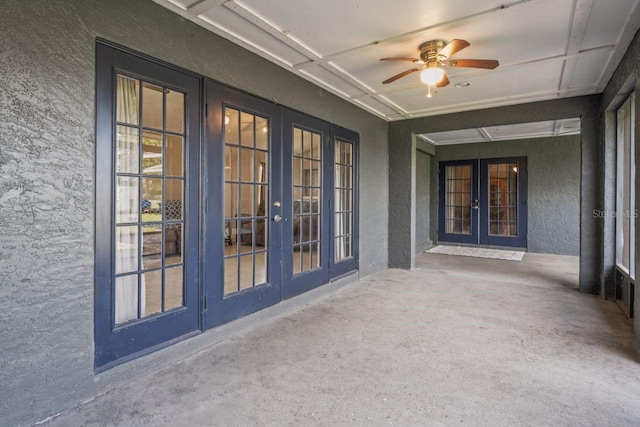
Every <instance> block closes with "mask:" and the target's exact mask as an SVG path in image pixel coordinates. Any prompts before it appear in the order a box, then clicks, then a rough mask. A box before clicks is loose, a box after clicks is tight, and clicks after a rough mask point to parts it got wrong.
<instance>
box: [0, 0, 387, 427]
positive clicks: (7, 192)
mask: <svg viewBox="0 0 640 427" xmlns="http://www.w3.org/2000/svg"><path fill="white" fill-rule="evenodd" d="M2 6H3V10H2V14H0V76H1V78H0V176H1V180H0V225H1V229H2V236H1V237H0V240H1V241H2V244H1V245H0V271H1V272H2V274H1V275H0V425H3V426H5V425H14V424H27V423H30V422H34V421H38V420H40V419H43V418H45V417H47V416H49V415H52V414H54V413H56V412H58V411H61V410H64V409H66V408H68V407H70V406H72V405H74V404H76V403H78V402H80V401H83V400H85V399H88V398H91V397H92V396H93V395H94V394H95V393H96V390H98V385H97V384H96V378H95V376H94V374H93V261H94V260H93V248H94V238H93V234H94V225H93V224H94V126H95V123H94V52H95V39H96V37H101V38H104V39H107V40H110V41H112V42H115V43H118V44H121V45H124V46H127V47H129V48H131V49H134V50H136V51H139V52H142V53H145V54H147V55H150V56H153V57H156V58H159V59H161V60H164V61H167V62H169V63H172V64H176V65H178V66H181V67H184V68H186V69H189V70H192V71H195V72H197V73H200V74H203V75H205V76H208V77H211V78H214V79H216V80H218V81H221V82H224V83H227V84H229V85H232V86H234V87H237V88H240V89H243V90H245V91H247V92H250V93H253V94H256V95H258V96H261V97H264V98H267V99H273V98H276V99H277V100H278V102H279V103H280V104H282V105H286V106H289V107H291V108H294V109H297V110H300V111H303V112H305V113H308V114H310V115H313V116H316V117H319V118H321V119H324V120H327V121H329V122H332V123H335V124H338V125H340V126H343V127H345V128H348V129H352V130H354V131H356V132H359V133H360V142H361V152H360V165H361V167H360V213H361V217H360V271H361V276H365V275H368V274H371V273H373V272H375V271H378V270H381V269H384V268H386V266H387V234H386V230H387V218H388V200H387V195H388V125H387V124H386V123H385V122H384V121H382V120H380V119H378V118H376V117H374V116H372V115H370V114H368V113H366V112H364V111H363V110H361V109H359V108H357V107H355V106H353V105H351V104H349V103H347V102H346V101H344V100H341V99H339V98H338V97H336V96H333V95H331V94H329V93H328V92H326V91H324V90H322V89H320V88H318V87H317V86H315V85H313V84H311V83H309V82H307V81H305V80H303V79H301V78H299V77H297V76H295V75H293V74H291V73H289V72H287V71H285V70H283V69H282V68H280V67H278V66H276V65H274V64H271V63H269V62H268V61H266V60H264V59H262V58H260V57H258V56H256V55H254V54H251V53H249V52H247V51H245V50H244V49H242V48H240V47H238V46H236V45H233V44H232V43H230V42H228V41H226V40H224V39H222V38H220V37H218V36H215V35H214V34H212V33H210V32H208V31H207V30H205V29H203V28H201V27H198V26H197V25H195V24H193V23H191V22H189V21H187V20H184V19H182V18H180V17H179V16H178V15H176V14H174V13H172V12H170V11H168V10H166V9H164V8H162V7H160V6H158V5H156V4H154V3H153V2H152V1H151V0H135V1H130V0H110V1H104V0H85V1H76V0H59V1H54V2H44V1H39V2H34V1H27V2H25V1H22V0H5V1H3V3H2ZM98 161H99V159H98ZM101 381H102V382H103V383H102V384H100V387H101V388H102V389H104V387H105V384H104V382H105V381H107V382H108V379H105V378H102V379H101Z"/></svg>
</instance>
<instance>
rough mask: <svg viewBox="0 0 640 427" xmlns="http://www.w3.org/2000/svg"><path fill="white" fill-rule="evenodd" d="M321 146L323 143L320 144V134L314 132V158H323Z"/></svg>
mask: <svg viewBox="0 0 640 427" xmlns="http://www.w3.org/2000/svg"><path fill="white" fill-rule="evenodd" d="M321 147H322V145H321V144H320V134H317V133H314V134H313V141H312V151H313V155H312V157H313V158H314V159H317V160H320V159H322V150H321Z"/></svg>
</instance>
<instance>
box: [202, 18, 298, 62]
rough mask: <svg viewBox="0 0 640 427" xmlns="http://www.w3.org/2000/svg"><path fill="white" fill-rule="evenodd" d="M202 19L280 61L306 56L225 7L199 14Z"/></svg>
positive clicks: (295, 59)
mask: <svg viewBox="0 0 640 427" xmlns="http://www.w3.org/2000/svg"><path fill="white" fill-rule="evenodd" d="M200 19H202V20H203V21H205V22H207V23H209V24H211V25H214V26H216V27H218V28H219V29H221V30H223V31H224V32H226V33H229V34H231V35H233V36H234V37H236V38H238V39H240V40H241V41H243V42H245V43H247V44H249V45H251V46H255V47H256V48H258V49H259V50H260V51H262V52H263V53H266V54H268V55H269V56H271V57H273V58H274V59H276V60H279V61H280V62H284V63H286V64H287V65H293V64H296V63H298V62H303V61H307V60H308V58H307V57H306V56H304V55H303V54H301V53H300V52H298V51H297V50H295V49H292V48H291V47H289V46H287V45H286V44H285V43H283V42H282V41H280V40H278V39H277V38H275V37H274V36H272V35H271V34H269V33H267V32H265V31H263V30H262V29H260V28H259V27H257V26H255V25H253V24H252V23H251V22H249V21H247V20H246V19H244V18H243V17H241V16H239V15H237V14H236V13H234V12H232V11H231V10H229V9H227V8H225V7H216V8H214V9H211V10H209V11H207V12H204V13H203V14H202V15H200Z"/></svg>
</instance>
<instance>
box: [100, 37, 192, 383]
mask: <svg viewBox="0 0 640 427" xmlns="http://www.w3.org/2000/svg"><path fill="white" fill-rule="evenodd" d="M116 73H117V74H120V75H125V76H128V77H131V78H135V79H140V80H142V81H145V82H148V83H151V84H154V85H158V86H161V87H164V88H170V89H172V90H175V91H179V92H182V93H184V94H185V99H186V103H185V107H186V109H185V156H184V160H185V163H184V170H185V176H186V185H185V188H184V203H183V209H184V213H183V215H184V220H185V222H184V224H185V228H184V230H183V242H184V245H183V249H182V256H183V260H184V261H183V262H184V266H183V280H184V282H183V291H184V294H183V295H184V296H183V306H182V307H180V308H177V309H173V310H169V311H166V312H162V313H158V314H155V315H152V316H149V317H143V315H141V314H140V308H138V310H139V313H138V316H139V317H142V318H140V319H137V320H132V321H129V322H126V323H123V324H120V325H116V321H115V304H116V296H115V285H114V283H115V277H116V271H115V259H116V257H115V253H116V248H115V246H116V244H115V237H114V236H115V230H114V228H115V220H114V218H115V205H116V203H115V197H116V196H115V182H116V179H115V164H116V163H115V162H116V156H115V151H116V148H117V144H116V142H115V141H116V117H115V111H116V108H115V103H116V101H115V99H116ZM200 108H201V79H200V78H199V77H198V76H197V75H193V74H191V73H188V72H186V71H184V70H179V69H176V68H173V67H170V66H168V65H165V64H161V63H158V62H155V61H150V60H148V59H146V58H143V57H141V56H139V55H135V54H132V53H130V52H126V51H123V50H122V49H120V48H116V47H113V46H111V45H109V44H107V43H102V42H100V43H98V44H97V45H96V159H98V161H96V194H97V195H98V197H96V225H95V227H96V237H95V242H96V243H95V258H96V266H95V278H94V281H95V285H94V289H95V291H94V292H95V311H94V330H95V355H94V363H95V369H96V371H102V370H105V369H108V368H109V367H111V366H113V365H114V364H119V363H122V362H124V361H127V360H130V359H133V358H136V357H139V356H141V355H143V354H146V353H149V352H151V351H154V350H156V349H158V348H161V347H165V346H167V345H169V344H170V343H172V342H174V341H176V340H179V339H183V338H185V337H187V336H191V335H192V334H195V333H198V332H199V331H200V330H201V306H200V290H199V275H200V270H199V268H200V267H199V265H200V264H199V259H198V252H199V246H200V237H199V233H198V227H199V221H198V217H199V209H200V203H199V192H200V187H199V160H198V158H199V156H198V150H199V146H200V117H201V110H200ZM137 127H139V128H140V129H142V128H143V127H142V126H137ZM140 134H142V132H141V131H140ZM138 274H145V273H138ZM138 283H139V284H138V297H140V295H142V293H141V291H140V289H141V286H143V285H141V279H139V282H138ZM139 304H140V303H139ZM139 307H140V305H139Z"/></svg>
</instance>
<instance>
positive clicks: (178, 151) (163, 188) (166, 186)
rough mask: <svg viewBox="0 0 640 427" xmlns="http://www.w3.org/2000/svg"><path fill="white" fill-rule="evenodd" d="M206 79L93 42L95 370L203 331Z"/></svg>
mask: <svg viewBox="0 0 640 427" xmlns="http://www.w3.org/2000/svg"><path fill="white" fill-rule="evenodd" d="M200 82H201V81H200V78H199V77H197V76H194V75H192V74H189V73H185V72H182V71H178V70H175V69H173V68H170V67H166V66H164V65H161V64H158V63H155V62H150V61H147V60H145V59H142V58H140V57H138V56H136V55H132V54H129V53H126V52H123V51H121V50H119V49H115V48H113V47H110V46H107V45H104V44H98V45H97V67H96V84H97V85H96V87H97V90H96V122H97V123H96V249H95V250H96V267H95V294H96V295H95V301H96V303H95V313H94V314H95V322H94V324H95V366H96V370H103V369H106V368H108V367H109V366H111V365H112V364H114V363H116V362H117V363H121V362H122V361H125V360H127V359H129V358H133V357H137V356H139V355H141V354H143V353H145V352H149V351H152V350H153V349H156V348H158V347H159V346H163V345H167V343H170V342H172V341H173V340H177V339H180V338H183V337H186V336H189V335H190V334H193V333H196V332H197V331H199V329H200V318H201V317H200V316H201V310H200V308H201V306H200V289H199V260H198V250H199V249H198V248H199V245H200V243H199V233H198V226H199V224H198V222H199V221H198V216H199V206H200V205H199V181H200V180H199V175H198V171H199V166H198V163H199V160H198V150H199V146H200V128H199V126H200V116H201V112H200V108H201V99H200V93H201V86H200Z"/></svg>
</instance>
